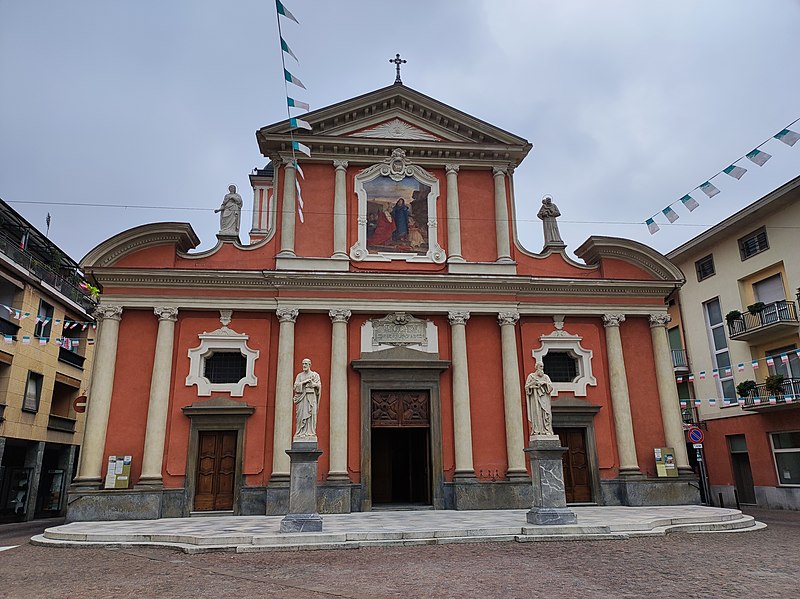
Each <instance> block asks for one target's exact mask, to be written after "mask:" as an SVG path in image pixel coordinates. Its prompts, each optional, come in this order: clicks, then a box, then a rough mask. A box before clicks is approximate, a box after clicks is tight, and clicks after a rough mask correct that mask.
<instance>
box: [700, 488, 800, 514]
mask: <svg viewBox="0 0 800 599" xmlns="http://www.w3.org/2000/svg"><path fill="white" fill-rule="evenodd" d="M733 490H734V486H733V485H712V487H711V499H712V502H713V504H714V505H716V506H719V495H720V493H722V502H723V503H724V505H725V507H736V497H735V496H734V494H733ZM755 492H756V506H757V507H759V508H763V509H767V510H800V487H755ZM745 505H746V504H745Z"/></svg>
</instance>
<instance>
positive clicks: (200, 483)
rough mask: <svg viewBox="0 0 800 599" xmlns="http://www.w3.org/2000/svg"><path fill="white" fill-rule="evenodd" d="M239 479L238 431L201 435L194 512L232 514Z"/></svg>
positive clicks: (203, 432) (204, 432)
mask: <svg viewBox="0 0 800 599" xmlns="http://www.w3.org/2000/svg"><path fill="white" fill-rule="evenodd" d="M235 478H236V431H201V432H200V434H199V439H198V451H197V479H196V483H195V497H194V509H195V511H200V512H202V511H213V510H231V509H233V493H234V487H235V482H236V481H235Z"/></svg>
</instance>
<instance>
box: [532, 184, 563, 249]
mask: <svg viewBox="0 0 800 599" xmlns="http://www.w3.org/2000/svg"><path fill="white" fill-rule="evenodd" d="M536 216H538V217H539V218H540V219H542V227H543V229H544V249H545V250H546V249H547V248H548V247H554V248H563V247H566V246H567V244H566V243H564V241H563V240H562V239H561V235H560V234H559V232H558V222H557V221H556V217H558V216H561V212H559V210H558V206H556V205H555V204H554V203H553V198H551V197H550V196H544V198H543V199H542V207H541V208H540V209H539V214H537V215H536Z"/></svg>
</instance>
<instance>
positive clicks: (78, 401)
mask: <svg viewBox="0 0 800 599" xmlns="http://www.w3.org/2000/svg"><path fill="white" fill-rule="evenodd" d="M72 407H73V408H74V409H75V411H76V412H78V414H83V413H84V412H85V411H86V396H85V395H79V396H78V397H76V398H75V401H73V402H72Z"/></svg>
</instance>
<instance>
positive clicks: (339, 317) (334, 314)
mask: <svg viewBox="0 0 800 599" xmlns="http://www.w3.org/2000/svg"><path fill="white" fill-rule="evenodd" d="M351 314H352V312H350V310H342V309H338V308H337V309H336V310H330V311H328V316H330V317H331V322H347V321H348V320H350V315H351Z"/></svg>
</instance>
